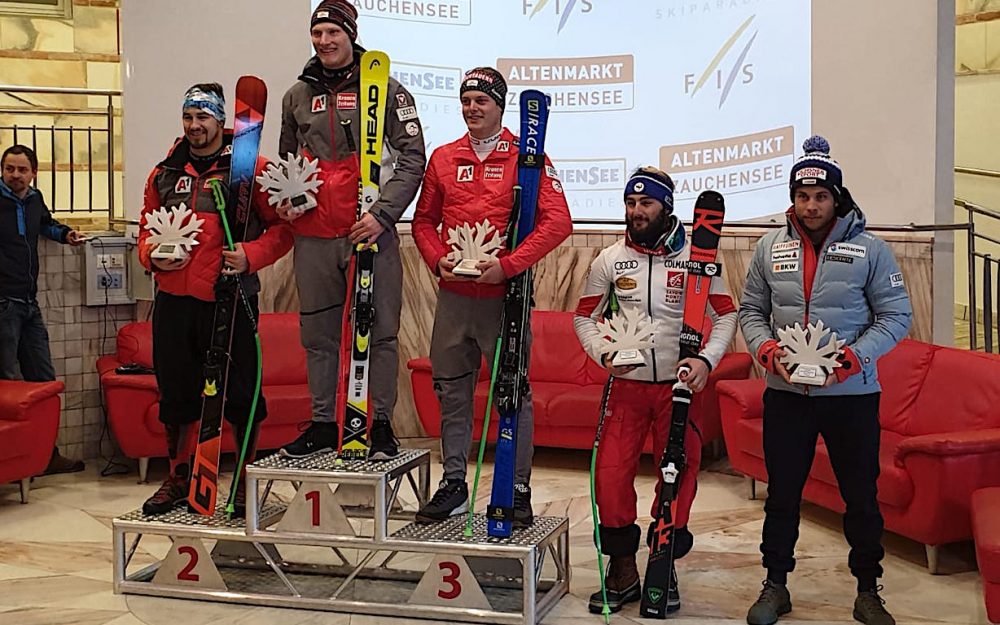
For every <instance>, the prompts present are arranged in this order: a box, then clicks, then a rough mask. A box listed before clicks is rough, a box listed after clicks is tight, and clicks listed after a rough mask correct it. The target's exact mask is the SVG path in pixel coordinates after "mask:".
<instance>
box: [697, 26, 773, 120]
mask: <svg viewBox="0 0 1000 625" xmlns="http://www.w3.org/2000/svg"><path fill="white" fill-rule="evenodd" d="M754 17H756V16H755V15H751V16H750V17H748V18H747V19H746V21H744V22H743V23H742V24H741V25H740V27H739V28H737V29H736V32H734V33H733V34H732V35H730V37H729V39H727V40H726V42H725V43H724V44H722V47H721V48H719V50H718V52H716V53H715V56H714V57H712V60H711V61H710V62H709V63H708V65H707V66H706V67H705V69H704V70H702V71H701V72H699V73H693V74H684V93H685V94H687V95H689V96H691V97H692V98H693V97H695V96H696V95H698V93H699V92H700V91H702V90H703V89H705V90H709V89H714V90H715V92H716V93H717V94H718V96H719V108H720V109H721V108H722V105H723V104H725V103H726V99H728V98H729V94H730V93H731V92H732V90H733V87H734V86H736V85H749V84H750V83H752V82H753V80H754V66H753V63H749V62H747V54H749V53H750V48H751V47H753V42H754V41H755V40H756V39H757V33H758V31H756V30H755V31H754V32H753V34H752V35H750V36H749V38H746V37H744V36H743V35H744V34H745V33H746V31H747V29H748V28H749V27H750V23H751V22H753V19H754ZM737 44H739V45H737ZM734 50H739V53H738V54H736V55H735V58H733V57H734V55H733V54H731V53H732V52H733V51H734Z"/></svg>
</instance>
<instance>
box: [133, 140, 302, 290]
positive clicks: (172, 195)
mask: <svg viewBox="0 0 1000 625" xmlns="http://www.w3.org/2000/svg"><path fill="white" fill-rule="evenodd" d="M223 145H224V147H223V150H222V154H221V155H220V156H219V158H218V160H216V161H215V163H214V164H213V165H212V166H211V167H210V168H209V169H208V170H207V171H205V172H204V173H202V174H199V173H198V172H197V171H196V170H195V169H194V168H193V167H192V166H191V164H190V163H189V162H188V155H189V149H190V148H189V144H188V141H187V139H185V138H180V139H178V140H177V141H176V142H175V143H174V145H173V147H172V148H171V149H170V152H169V153H168V154H167V157H166V158H165V159H164V160H163V161H162V162H161V163H160V164H158V165H157V166H156V167H154V168H153V171H152V173H150V174H149V179H148V180H147V181H146V189H145V192H144V194H143V206H142V215H141V217H140V219H139V223H140V225H139V242H138V247H139V261H140V262H141V263H142V265H143V266H144V267H145V268H146V269H149V270H150V271H153V276H154V277H155V279H156V284H157V287H158V288H159V289H161V290H163V291H165V292H167V293H170V294H172V295H190V296H193V297H197V298H198V299H200V300H204V301H207V302H214V301H215V290H214V287H215V282H216V280H217V279H218V277H219V272H220V271H221V270H222V246H223V242H224V241H223V239H224V237H225V233H224V231H223V228H222V220H221V219H220V218H219V209H218V207H217V206H216V205H215V198H214V197H213V194H212V187H211V183H210V181H211V180H221V181H222V183H223V187H222V188H223V190H224V193H225V195H226V196H227V199H226V203H227V206H228V205H229V204H230V203H231V201H230V199H229V198H228V195H229V188H228V183H229V164H230V158H231V155H232V133H231V131H228V130H227V131H226V134H225V136H224V143H223ZM266 165H267V161H266V160H265V159H264V158H258V159H257V167H256V171H255V172H254V177H255V178H256V176H258V175H260V173H261V172H262V171H263V170H264V167H265V166H266ZM181 202H183V203H184V204H185V206H187V208H189V209H192V210H193V211H194V212H195V215H194V216H195V217H197V218H198V219H204V220H205V222H204V223H203V224H202V225H201V233H200V234H198V236H197V240H198V245H195V246H194V248H193V249H192V250H191V262H189V263H188V264H187V265H186V266H185V267H184V268H183V269H178V270H176V271H158V270H156V269H155V268H154V267H153V264H152V260H151V258H150V254H152V252H153V249H154V247H155V246H153V245H150V244H149V242H148V240H149V237H150V235H151V234H152V233H151V232H150V231H149V228H148V226H147V223H148V219H149V215H150V213H152V212H153V211H155V210H157V209H159V208H161V207H167V208H170V207H175V206H179V205H180V204H181ZM252 207H253V210H252V211H251V212H250V220H249V222H248V224H247V233H246V241H245V242H244V244H243V249H244V250H245V251H246V254H247V260H248V261H249V263H250V268H249V269H248V271H247V273H248V274H250V275H249V276H248V277H247V278H246V279H245V280H244V281H243V286H244V288H245V289H246V290H247V291H248V293H250V294H253V293H257V292H259V291H260V281H259V280H258V278H257V276H256V275H255V274H256V272H257V271H259V270H260V269H262V268H263V267H267V266H268V265H270V264H272V263H274V262H275V261H276V260H278V259H279V258H281V257H282V256H284V255H285V254H286V253H288V250H290V249H292V243H293V241H294V239H293V236H292V230H291V228H290V227H289V226H288V224H287V223H285V222H283V221H282V220H281V219H279V218H278V215H277V214H276V213H275V211H274V208H273V207H272V206H270V205H269V204H268V203H267V193H266V192H264V191H261V189H260V186H259V185H256V183H255V192H254V194H253V202H252ZM233 208H234V207H233V206H229V211H228V212H227V216H229V219H230V222H232V221H233V216H232V215H233ZM234 236H235V233H234Z"/></svg>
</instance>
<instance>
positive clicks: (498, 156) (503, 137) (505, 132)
mask: <svg viewBox="0 0 1000 625" xmlns="http://www.w3.org/2000/svg"><path fill="white" fill-rule="evenodd" d="M504 141H506V142H507V150H506V151H504V152H501V151H500V150H499V148H500V146H501V144H503V142H504ZM516 146H517V137H515V136H514V133H512V132H511V131H510V130H509V129H507V128H506V127H504V128H502V129H501V130H500V138H499V139H497V146H496V147H495V148H493V151H492V152H490V153H489V155H488V156H487V157H486V159H485V160H483V161H482V162H484V163H485V162H488V161H492V160H507V158H508V157H510V155H511V154H514V148H515V147H516ZM456 156H458V157H459V158H461V159H464V160H468V161H471V162H475V163H478V162H479V157H478V156H476V151H475V150H474V149H472V140H471V139H470V135H469V133H468V132H466V133H465V135H464V136H463V137H462V138H461V139H459V141H458V150H457V151H456Z"/></svg>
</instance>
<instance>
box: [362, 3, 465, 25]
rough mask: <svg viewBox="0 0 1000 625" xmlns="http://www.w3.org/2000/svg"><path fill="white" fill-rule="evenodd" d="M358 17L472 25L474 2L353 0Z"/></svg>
mask: <svg viewBox="0 0 1000 625" xmlns="http://www.w3.org/2000/svg"><path fill="white" fill-rule="evenodd" d="M352 2H353V3H354V6H355V7H356V8H357V9H358V15H363V16H367V17H381V18H383V19H389V20H403V21H405V22H430V23H432V24H454V25H461V26H468V25H469V24H472V0H352Z"/></svg>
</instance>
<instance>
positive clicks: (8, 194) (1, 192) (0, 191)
mask: <svg viewBox="0 0 1000 625" xmlns="http://www.w3.org/2000/svg"><path fill="white" fill-rule="evenodd" d="M37 193H38V190H37V189H35V188H34V187H28V192H27V193H26V194H25V196H24V197H23V198H20V197H17V195H16V194H15V193H14V191H13V190H12V189H11V188H10V187H8V186H7V183H6V182H4V181H3V180H2V179H0V196H3V197H5V198H7V199H8V200H11V201H12V202H20V203H25V202H27V201H28V200H29V199H31V197H32V196H34V195H36V194H37Z"/></svg>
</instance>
